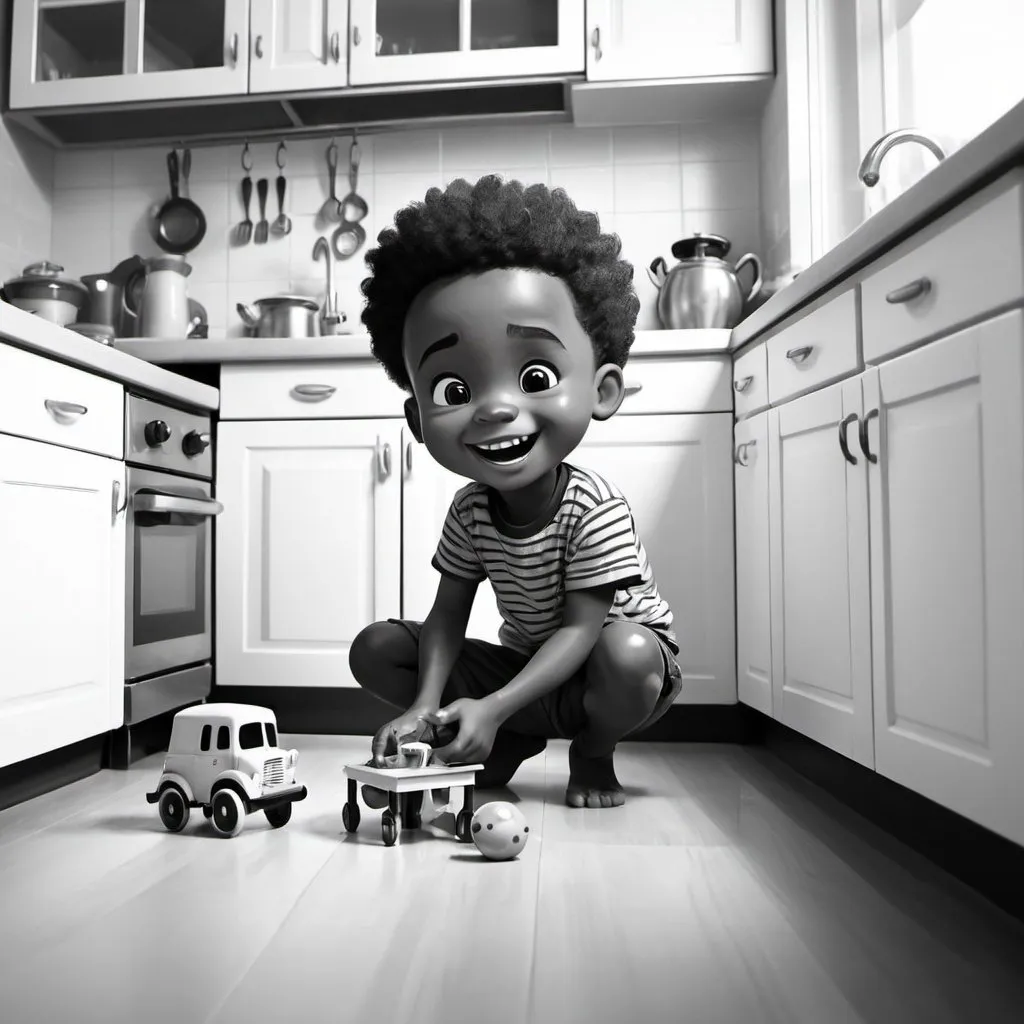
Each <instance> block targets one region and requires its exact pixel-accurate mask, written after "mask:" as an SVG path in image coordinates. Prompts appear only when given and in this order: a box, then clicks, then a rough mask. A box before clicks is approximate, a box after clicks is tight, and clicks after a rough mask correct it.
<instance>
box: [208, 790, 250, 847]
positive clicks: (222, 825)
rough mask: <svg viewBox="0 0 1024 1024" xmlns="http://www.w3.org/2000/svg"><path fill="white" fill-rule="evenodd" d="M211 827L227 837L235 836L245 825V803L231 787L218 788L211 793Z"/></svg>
mask: <svg viewBox="0 0 1024 1024" xmlns="http://www.w3.org/2000/svg"><path fill="white" fill-rule="evenodd" d="M212 805H213V827H214V828H215V829H216V830H217V831H218V832H219V833H220V834H221V835H222V836H226V837H228V838H232V837H234V836H237V835H238V833H239V832H241V831H242V826H243V825H245V805H244V804H243V803H242V798H241V797H240V796H239V795H238V794H237V793H236V792H235V791H234V790H233V789H218V790H217V792H216V793H214V794H213V800H212Z"/></svg>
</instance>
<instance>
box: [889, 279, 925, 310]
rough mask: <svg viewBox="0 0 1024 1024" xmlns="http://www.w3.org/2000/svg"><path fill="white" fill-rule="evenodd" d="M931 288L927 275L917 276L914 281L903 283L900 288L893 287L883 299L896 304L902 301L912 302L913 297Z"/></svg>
mask: <svg viewBox="0 0 1024 1024" xmlns="http://www.w3.org/2000/svg"><path fill="white" fill-rule="evenodd" d="M931 290H932V283H931V281H929V280H928V278H927V277H919V278H918V279H917V280H916V281H911V282H910V284H905V285H904V286H903V287H902V288H895V289H894V290H893V291H891V292H889V294H888V295H886V297H885V301H886V302H888V303H891V304H892V305H894V306H898V305H900V304H901V303H904V302H913V301H914V299H917V298H920V297H921V296H922V295H927V294H928V293H929V292H930V291H931Z"/></svg>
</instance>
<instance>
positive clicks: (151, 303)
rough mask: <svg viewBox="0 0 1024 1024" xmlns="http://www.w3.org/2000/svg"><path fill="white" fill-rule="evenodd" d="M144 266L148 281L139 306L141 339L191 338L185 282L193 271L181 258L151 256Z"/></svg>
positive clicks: (146, 280)
mask: <svg viewBox="0 0 1024 1024" xmlns="http://www.w3.org/2000/svg"><path fill="white" fill-rule="evenodd" d="M144 263H145V267H146V279H145V285H144V286H143V289H142V300H141V302H140V304H139V337H140V338H184V337H187V335H188V332H189V330H190V328H191V326H192V325H191V323H190V322H189V306H188V293H187V291H186V289H185V279H186V278H187V277H188V275H189V274H191V273H192V268H191V267H190V266H189V265H188V264H187V263H186V262H185V261H184V260H183V259H182V258H181V257H180V256H151V257H150V258H149V259H147V260H145V261H144Z"/></svg>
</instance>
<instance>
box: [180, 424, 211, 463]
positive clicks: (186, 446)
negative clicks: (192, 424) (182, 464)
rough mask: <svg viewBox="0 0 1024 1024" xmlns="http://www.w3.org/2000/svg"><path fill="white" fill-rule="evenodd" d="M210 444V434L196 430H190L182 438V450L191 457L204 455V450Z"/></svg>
mask: <svg viewBox="0 0 1024 1024" xmlns="http://www.w3.org/2000/svg"><path fill="white" fill-rule="evenodd" d="M209 446H210V435H209V434H200V433H198V432H197V431H195V430H190V431H189V432H188V433H187V434H186V435H185V436H184V437H183V438H182V439H181V450H182V451H183V452H184V453H185V454H186V455H187V456H188V457H189V458H190V459H191V458H194V457H195V456H196V455H202V454H203V452H205V451H206V449H207V448H208V447H209Z"/></svg>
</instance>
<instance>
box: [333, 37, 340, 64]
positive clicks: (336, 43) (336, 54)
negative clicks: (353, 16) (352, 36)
mask: <svg viewBox="0 0 1024 1024" xmlns="http://www.w3.org/2000/svg"><path fill="white" fill-rule="evenodd" d="M331 57H332V58H333V60H334V63H335V64H337V63H338V62H339V61H340V60H341V37H340V35H339V34H338V33H337V32H332V33H331Z"/></svg>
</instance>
